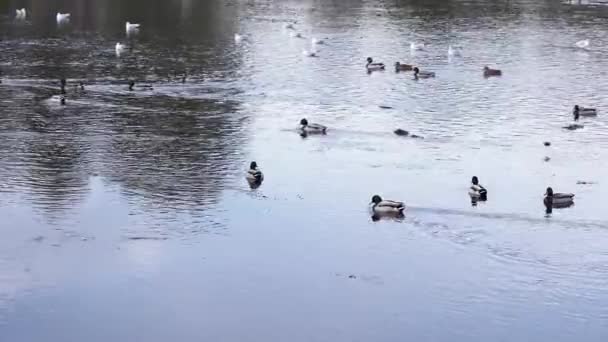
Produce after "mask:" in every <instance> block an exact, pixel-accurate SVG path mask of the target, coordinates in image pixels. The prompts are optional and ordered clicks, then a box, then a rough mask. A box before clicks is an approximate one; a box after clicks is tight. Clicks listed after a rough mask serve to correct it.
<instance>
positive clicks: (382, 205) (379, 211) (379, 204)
mask: <svg viewBox="0 0 608 342" xmlns="http://www.w3.org/2000/svg"><path fill="white" fill-rule="evenodd" d="M370 205H371V211H372V212H373V213H374V215H378V216H403V211H404V210H405V204H404V203H403V202H396V201H389V200H383V199H382V197H380V196H378V195H374V196H373V197H372V201H371V202H370Z"/></svg>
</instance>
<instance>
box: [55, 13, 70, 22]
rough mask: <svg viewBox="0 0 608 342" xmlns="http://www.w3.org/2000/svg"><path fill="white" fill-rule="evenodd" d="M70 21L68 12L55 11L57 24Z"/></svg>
mask: <svg viewBox="0 0 608 342" xmlns="http://www.w3.org/2000/svg"><path fill="white" fill-rule="evenodd" d="M69 21H70V13H59V12H58V13H57V24H65V23H68V22H69Z"/></svg>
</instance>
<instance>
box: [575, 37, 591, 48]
mask: <svg viewBox="0 0 608 342" xmlns="http://www.w3.org/2000/svg"><path fill="white" fill-rule="evenodd" d="M574 45H575V46H576V47H577V48H579V49H586V48H588V47H589V39H583V40H579V41H578V42H576V43H575V44H574Z"/></svg>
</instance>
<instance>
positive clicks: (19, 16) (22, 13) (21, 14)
mask: <svg viewBox="0 0 608 342" xmlns="http://www.w3.org/2000/svg"><path fill="white" fill-rule="evenodd" d="M15 12H16V14H15V19H16V20H25V18H26V17H27V11H26V10H25V8H22V9H17V10H15Z"/></svg>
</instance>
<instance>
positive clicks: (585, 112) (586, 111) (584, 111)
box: [572, 105, 597, 121]
mask: <svg viewBox="0 0 608 342" xmlns="http://www.w3.org/2000/svg"><path fill="white" fill-rule="evenodd" d="M572 115H573V116H574V121H578V119H579V117H581V116H597V109H595V108H585V107H581V106H579V105H575V106H574V110H572Z"/></svg>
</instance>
